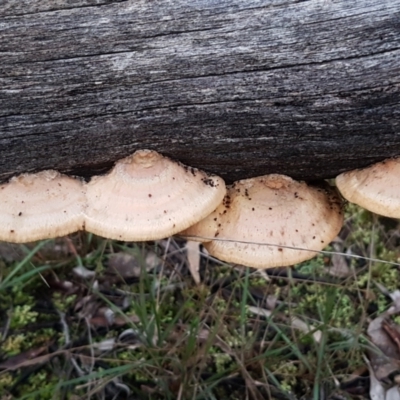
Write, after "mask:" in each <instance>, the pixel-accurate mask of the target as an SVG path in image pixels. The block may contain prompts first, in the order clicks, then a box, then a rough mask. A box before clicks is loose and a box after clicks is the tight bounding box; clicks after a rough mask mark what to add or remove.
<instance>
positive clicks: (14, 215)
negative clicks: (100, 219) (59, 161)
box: [0, 170, 86, 243]
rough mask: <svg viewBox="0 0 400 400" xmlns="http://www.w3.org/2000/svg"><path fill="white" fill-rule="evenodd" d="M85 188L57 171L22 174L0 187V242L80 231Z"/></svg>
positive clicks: (43, 237) (30, 239)
mask: <svg viewBox="0 0 400 400" xmlns="http://www.w3.org/2000/svg"><path fill="white" fill-rule="evenodd" d="M85 205H86V199H85V193H84V185H83V183H82V182H81V181H80V180H78V179H74V178H70V177H68V176H65V175H62V174H60V173H58V172H57V171H53V170H47V171H42V172H38V173H36V174H22V175H19V176H17V177H14V178H12V179H11V180H10V181H9V183H5V184H2V185H0V240H3V241H7V242H14V243H23V242H32V241H35V240H40V239H48V238H53V237H58V236H64V235H68V234H69V233H72V232H75V231H78V230H80V229H83V221H84V217H83V209H84V207H85Z"/></svg>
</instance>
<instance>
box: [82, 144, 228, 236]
mask: <svg viewBox="0 0 400 400" xmlns="http://www.w3.org/2000/svg"><path fill="white" fill-rule="evenodd" d="M225 193H226V188H225V183H224V181H223V180H222V179H221V178H219V177H217V176H212V175H211V176H210V175H207V174H206V173H205V172H202V171H199V170H197V169H195V168H191V167H186V166H184V165H182V164H180V163H178V162H175V161H172V160H170V159H169V158H167V157H163V156H162V155H161V154H158V153H156V152H155V151H151V150H138V151H136V152H135V153H134V154H133V155H131V156H129V157H127V158H124V159H122V160H120V161H118V162H117V163H116V165H115V167H114V168H113V170H112V171H111V172H110V173H109V174H108V175H105V176H98V177H94V178H93V179H92V180H91V181H90V182H89V184H88V185H87V199H88V207H87V211H86V217H85V229H86V230H87V231H89V232H92V233H95V234H97V235H100V236H103V237H107V238H110V239H119V240H126V241H144V240H156V239H161V238H165V237H168V236H171V235H173V234H175V233H177V232H180V231H181V230H183V229H185V228H187V227H189V226H190V225H193V224H195V223H196V222H198V221H200V220H201V219H202V218H204V217H205V216H207V215H208V214H209V213H211V212H212V211H213V210H215V208H216V207H217V206H218V204H220V203H221V201H222V199H223V197H224V195H225Z"/></svg>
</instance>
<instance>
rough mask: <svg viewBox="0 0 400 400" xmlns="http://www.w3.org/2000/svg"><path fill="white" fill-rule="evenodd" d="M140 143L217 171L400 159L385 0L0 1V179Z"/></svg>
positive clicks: (398, 86) (292, 170)
mask: <svg viewBox="0 0 400 400" xmlns="http://www.w3.org/2000/svg"><path fill="white" fill-rule="evenodd" d="M137 148H151V149H155V150H158V151H160V152H162V153H163V154H166V155H169V156H171V157H173V158H175V159H179V160H180V161H182V162H184V163H186V164H188V165H191V166H195V167H200V168H203V169H205V170H208V171H212V172H215V173H218V174H220V175H222V176H223V177H224V178H226V179H227V181H232V180H235V179H239V178H244V177H249V176H256V175H261V174H265V173H270V172H277V173H285V174H288V175H290V176H292V177H295V178H302V179H319V178H329V177H333V176H335V175H336V174H338V173H340V172H342V171H344V170H348V169H354V168H356V167H362V166H365V165H368V164H370V163H372V162H375V161H378V160H381V159H383V158H386V157H390V156H394V155H400V0H386V1H384V0H351V1H349V0H308V1H307V0H303V1H302V0H171V1H168V0H151V1H150V0H126V1H121V0H120V1H117V0H115V1H113V0H74V1H70V0H18V1H17V0H3V1H1V2H0V180H5V179H7V178H9V177H10V176H12V175H14V174H17V173H20V172H23V171H34V170H41V169H47V168H56V169H58V170H60V171H63V172H69V173H74V174H78V175H85V176H88V175H91V174H95V173H98V172H99V171H102V170H104V169H105V168H108V167H110V166H111V165H112V163H113V162H114V161H115V160H117V159H118V158H121V157H124V156H126V155H128V154H129V153H131V152H133V151H134V150H135V149H137Z"/></svg>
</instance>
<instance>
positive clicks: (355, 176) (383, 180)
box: [336, 158, 400, 218]
mask: <svg viewBox="0 0 400 400" xmlns="http://www.w3.org/2000/svg"><path fill="white" fill-rule="evenodd" d="M336 185H337V187H338V189H339V190H340V192H341V193H342V195H343V197H344V198H345V199H347V200H348V201H350V202H351V203H355V204H358V205H359V206H361V207H363V208H366V209H367V210H369V211H372V212H374V213H376V214H380V215H384V216H386V217H390V218H400V158H394V159H388V160H385V161H382V162H379V163H377V164H374V165H372V166H370V167H367V168H364V169H357V170H354V171H350V172H344V173H343V174H340V175H339V176H338V177H337V178H336Z"/></svg>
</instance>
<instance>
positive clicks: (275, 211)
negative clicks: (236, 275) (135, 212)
mask: <svg viewBox="0 0 400 400" xmlns="http://www.w3.org/2000/svg"><path fill="white" fill-rule="evenodd" d="M342 223H343V213H342V205H341V201H340V198H339V197H338V195H337V193H336V192H335V191H334V190H333V189H331V188H319V187H311V186H308V185H307V184H306V183H304V182H297V181H294V180H293V179H291V178H289V177H287V176H284V175H276V174H272V175H266V176H261V177H257V178H252V179H246V180H241V181H238V182H236V183H234V184H233V185H232V186H230V187H228V193H227V195H226V196H225V198H224V201H223V203H222V204H221V205H220V206H219V207H218V208H217V209H216V210H215V211H214V212H213V213H212V214H210V215H209V216H208V217H207V218H205V219H204V220H202V221H200V222H199V223H197V224H196V225H194V226H192V227H191V228H189V229H187V230H186V231H184V232H183V233H182V235H184V236H185V235H186V236H192V235H193V236H197V237H198V239H199V240H201V237H203V238H208V239H203V240H201V241H203V242H204V246H205V248H206V249H207V250H208V251H209V252H210V254H212V255H213V256H215V257H217V258H219V259H221V260H223V261H227V262H233V263H237V264H243V265H247V266H251V267H255V268H270V267H277V266H288V265H293V264H295V263H299V262H301V261H304V260H307V259H310V258H312V257H314V256H315V255H316V252H318V251H320V250H322V249H323V248H324V247H325V246H326V245H327V244H328V243H329V242H330V241H331V240H332V239H333V238H334V237H335V236H336V235H337V234H338V233H339V231H340V229H341V227H342ZM289 247H292V248H289ZM306 249H308V250H306Z"/></svg>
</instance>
